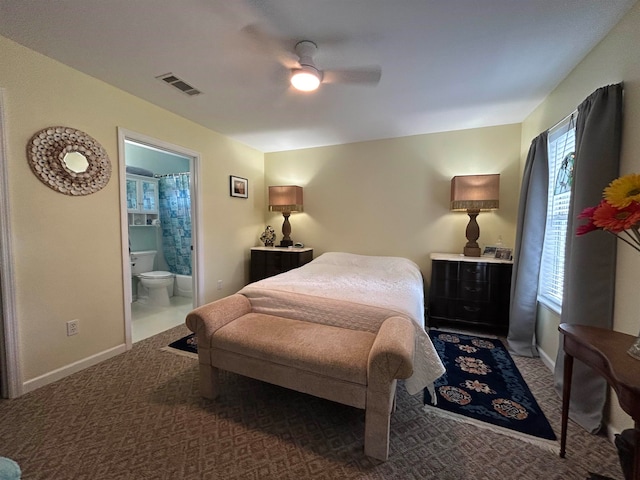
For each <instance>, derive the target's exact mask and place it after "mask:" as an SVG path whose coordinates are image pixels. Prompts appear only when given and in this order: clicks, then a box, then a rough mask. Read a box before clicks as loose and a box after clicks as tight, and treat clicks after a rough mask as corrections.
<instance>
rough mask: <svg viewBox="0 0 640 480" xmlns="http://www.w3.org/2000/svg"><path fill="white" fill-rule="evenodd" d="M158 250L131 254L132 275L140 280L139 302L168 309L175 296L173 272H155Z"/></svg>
mask: <svg viewBox="0 0 640 480" xmlns="http://www.w3.org/2000/svg"><path fill="white" fill-rule="evenodd" d="M156 253H157V252H156V250H146V251H142V252H131V275H133V276H134V277H137V278H138V280H139V281H138V300H137V301H138V302H140V303H146V304H148V305H156V306H158V307H168V306H169V305H170V303H169V295H170V294H173V278H174V274H173V273H171V272H163V271H154V270H153V264H154V260H155V258H156Z"/></svg>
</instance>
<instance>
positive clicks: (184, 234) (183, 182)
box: [158, 173, 191, 275]
mask: <svg viewBox="0 0 640 480" xmlns="http://www.w3.org/2000/svg"><path fill="white" fill-rule="evenodd" d="M189 185H190V174H189V173H176V174H171V175H163V176H160V177H159V178H158V192H159V197H160V205H159V206H160V225H161V226H162V250H163V252H164V258H165V260H166V261H167V264H168V265H169V270H170V271H171V273H176V274H179V275H191V193H190V190H189Z"/></svg>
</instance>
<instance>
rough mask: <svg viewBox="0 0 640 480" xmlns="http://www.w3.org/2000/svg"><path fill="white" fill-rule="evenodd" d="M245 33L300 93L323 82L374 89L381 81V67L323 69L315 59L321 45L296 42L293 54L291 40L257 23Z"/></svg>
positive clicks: (309, 90)
mask: <svg viewBox="0 0 640 480" xmlns="http://www.w3.org/2000/svg"><path fill="white" fill-rule="evenodd" d="M243 32H244V33H245V34H246V35H248V36H249V37H250V38H251V39H252V40H253V43H254V45H257V46H259V47H260V48H261V49H263V50H267V51H268V52H269V54H272V55H274V56H275V57H276V59H277V60H278V62H279V63H280V64H282V65H283V66H285V67H286V68H287V69H289V79H290V82H291V85H292V86H293V87H294V88H295V89H297V90H300V91H303V92H311V91H314V90H316V89H317V88H318V87H319V86H320V84H323V83H331V84H359V85H369V86H375V85H377V84H378V83H379V82H380V78H381V76H382V69H381V68H380V66H379V65H372V66H364V67H355V68H347V69H328V70H324V69H320V68H319V67H318V66H317V65H316V63H315V61H314V59H313V57H314V55H315V54H316V53H317V52H318V45H317V44H316V43H315V42H313V41H311V40H302V41H299V42H297V43H296V44H295V46H294V47H293V52H292V51H291V46H290V45H291V43H290V40H287V39H284V38H282V37H277V36H274V35H272V34H270V33H267V32H266V31H265V30H263V29H262V28H260V27H259V26H258V25H256V24H251V25H247V26H246V27H244V28H243Z"/></svg>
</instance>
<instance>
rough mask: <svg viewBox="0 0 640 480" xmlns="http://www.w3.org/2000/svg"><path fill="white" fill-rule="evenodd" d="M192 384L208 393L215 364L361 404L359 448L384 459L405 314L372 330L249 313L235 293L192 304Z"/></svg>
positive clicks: (408, 359)
mask: <svg viewBox="0 0 640 480" xmlns="http://www.w3.org/2000/svg"><path fill="white" fill-rule="evenodd" d="M186 323H187V326H188V327H189V329H190V330H191V331H193V332H195V333H196V334H197V337H198V358H199V364H200V390H201V394H202V396H204V397H206V398H210V399H215V398H216V397H217V395H218V393H219V386H218V385H217V376H218V369H222V370H227V371H230V372H234V373H238V374H240V375H245V376H247V377H251V378H255V379H258V380H262V381H265V382H268V383H272V384H275V385H280V386H282V387H286V388H290V389H292V390H296V391H299V392H304V393H308V394H311V395H315V396H317V397H321V398H325V399H328V400H332V401H335V402H339V403H342V404H345V405H350V406H353V407H356V408H361V409H364V410H365V432H364V451H365V454H366V455H368V456H370V457H373V458H376V459H379V460H386V459H387V458H388V455H389V426H390V416H391V411H392V409H393V406H394V403H395V392H396V384H397V380H398V379H403V378H408V377H410V376H411V374H412V373H413V353H414V346H415V339H414V327H413V325H412V323H411V320H409V319H407V318H404V317H400V316H395V317H390V318H388V319H386V320H385V321H384V322H383V323H382V325H381V327H380V328H379V330H378V332H377V333H371V332H365V331H359V330H351V329H346V328H341V327H336V326H331V325H324V324H320V323H312V322H307V321H301V320H296V319H291V318H283V317H279V316H273V315H266V314H263V313H254V312H253V311H252V308H251V303H250V301H249V300H248V299H247V298H246V297H245V296H243V295H240V294H235V295H231V296H229V297H226V298H223V299H221V300H218V301H216V302H212V303H209V304H207V305H204V306H202V307H199V308H197V309H195V310H193V311H192V312H191V313H189V315H188V316H187V319H186Z"/></svg>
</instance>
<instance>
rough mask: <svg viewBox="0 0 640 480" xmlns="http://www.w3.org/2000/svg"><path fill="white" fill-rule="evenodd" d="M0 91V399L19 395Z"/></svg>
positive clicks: (18, 367) (5, 159)
mask: <svg viewBox="0 0 640 480" xmlns="http://www.w3.org/2000/svg"><path fill="white" fill-rule="evenodd" d="M4 105H5V103H4V89H3V88H0V262H1V265H0V289H1V290H2V298H1V300H0V306H1V307H2V308H1V309H0V397H1V398H16V397H19V396H20V395H22V393H23V388H22V371H21V368H20V348H19V347H20V342H19V335H18V320H17V315H16V296H15V278H14V274H13V248H12V243H11V209H10V208H9V171H8V167H7V163H8V156H7V128H6V123H5V107H4Z"/></svg>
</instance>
